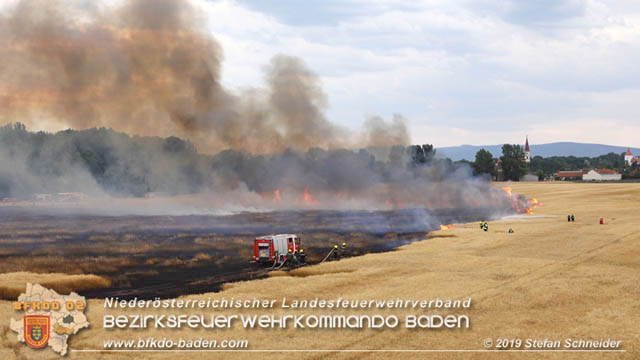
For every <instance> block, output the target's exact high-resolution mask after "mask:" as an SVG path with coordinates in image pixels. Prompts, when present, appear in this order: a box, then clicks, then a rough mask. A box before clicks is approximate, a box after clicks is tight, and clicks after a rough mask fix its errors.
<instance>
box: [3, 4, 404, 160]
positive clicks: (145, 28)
mask: <svg viewBox="0 0 640 360" xmlns="http://www.w3.org/2000/svg"><path fill="white" fill-rule="evenodd" d="M200 14H201V12H198V10H197V8H196V6H195V5H194V4H192V3H190V2H189V1H186V0H126V1H124V2H123V3H122V4H121V5H119V6H117V7H114V6H107V5H106V4H103V3H100V2H95V1H86V2H83V1H79V2H78V1H75V2H67V1H61V0H20V1H17V2H16V3H15V5H13V6H10V7H9V8H8V9H7V10H6V11H4V13H3V14H1V15H0V58H1V59H2V66H1V67H0V108H1V109H2V111H1V112H0V120H1V121H2V122H3V123H7V122H16V121H20V122H22V123H25V124H27V125H28V126H29V127H30V128H34V127H35V128H43V127H45V128H48V129H55V128H57V129H60V128H67V127H71V128H75V129H86V128H91V127H108V128H113V129H115V130H118V131H125V132H127V133H132V134H139V135H152V136H162V137H167V136H173V135H175V136H179V137H185V138H188V139H190V140H191V141H193V142H194V143H195V144H196V145H197V147H198V149H199V150H200V151H202V152H207V153H214V152H217V151H220V150H224V149H229V148H233V149H237V150H244V151H248V152H254V153H256V152H259V153H269V152H278V151H283V150H285V149H286V148H291V149H294V150H300V151H302V150H306V149H309V148H311V147H321V148H339V147H357V146H390V145H406V144H408V136H407V131H406V127H405V124H404V121H403V120H402V118H401V117H395V118H394V119H393V120H392V122H390V123H386V122H385V121H384V120H382V119H381V118H379V117H374V118H371V119H369V120H368V121H367V122H366V124H365V127H364V129H363V131H362V133H360V134H351V133H349V132H348V131H346V130H345V129H342V128H340V127H339V126H337V125H335V124H334V123H332V122H330V121H329V120H328V119H327V118H326V116H325V113H324V111H325V109H326V107H327V97H326V95H325V93H324V92H323V90H322V88H321V84H320V81H319V79H318V77H317V76H316V75H315V74H314V73H313V72H312V71H310V70H309V69H308V68H307V66H306V65H305V64H304V63H303V61H302V60H300V59H298V58H294V57H290V56H284V55H278V56H275V57H274V58H273V59H271V61H270V62H269V63H268V65H267V66H266V70H265V88H259V89H250V90H246V91H242V92H240V93H239V94H238V93H234V92H231V91H229V90H227V89H225V88H224V87H223V86H222V85H221V81H220V74H221V67H222V61H223V51H222V48H221V47H220V45H219V44H218V42H217V41H216V40H215V39H214V38H213V37H212V35H211V34H209V32H208V31H207V30H206V29H205V27H204V23H205V20H206V19H205V18H203V17H202V16H201V15H200ZM247 56H251V54H247Z"/></svg>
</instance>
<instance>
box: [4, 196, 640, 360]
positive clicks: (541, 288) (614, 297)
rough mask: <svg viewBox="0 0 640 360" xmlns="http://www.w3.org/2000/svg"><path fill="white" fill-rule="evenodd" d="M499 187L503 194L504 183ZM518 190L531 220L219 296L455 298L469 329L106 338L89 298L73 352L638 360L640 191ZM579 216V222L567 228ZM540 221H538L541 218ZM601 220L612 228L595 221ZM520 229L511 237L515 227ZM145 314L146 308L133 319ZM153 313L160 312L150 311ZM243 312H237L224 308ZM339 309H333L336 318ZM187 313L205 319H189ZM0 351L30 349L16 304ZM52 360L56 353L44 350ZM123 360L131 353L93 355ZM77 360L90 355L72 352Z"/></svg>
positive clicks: (445, 235) (452, 234)
mask: <svg viewBox="0 0 640 360" xmlns="http://www.w3.org/2000/svg"><path fill="white" fill-rule="evenodd" d="M497 186H500V185H499V184H497ZM512 187H513V190H514V192H516V193H522V194H525V195H528V196H535V197H537V199H538V200H539V201H541V202H542V203H543V206H541V207H540V208H538V209H536V211H535V214H534V216H530V217H529V218H514V219H509V220H504V221H500V222H492V223H490V224H489V231H488V232H484V231H481V230H480V229H479V226H478V224H476V223H473V224H466V225H459V226H457V227H456V228H455V229H453V230H445V231H438V232H436V233H435V234H434V235H435V237H434V238H433V239H430V240H428V241H422V242H417V243H413V244H411V245H407V246H404V247H402V248H400V249H398V250H397V251H393V252H389V253H381V254H370V255H365V256H361V257H357V258H352V259H348V260H343V261H340V262H334V263H326V264H323V265H320V266H315V267H311V268H305V269H301V270H298V271H294V272H291V273H287V274H279V275H284V276H277V277H272V278H269V279H262V280H254V281H248V282H241V283H234V284H231V285H229V286H227V287H226V289H225V291H222V292H220V293H216V294H203V295H192V296H188V297H184V298H183V299H196V298H198V299H207V298H209V297H211V298H213V299H216V298H222V297H227V298H230V297H235V298H249V299H250V298H253V297H258V298H263V299H281V298H282V297H283V296H286V297H287V298H289V299H313V298H315V297H316V296H317V297H320V298H324V299H334V298H336V297H338V296H341V297H343V298H347V299H389V298H391V299H394V298H396V297H400V298H403V299H432V298H436V297H439V298H442V299H448V298H452V299H457V298H467V297H471V298H472V301H473V303H472V304H473V305H472V307H471V309H468V310H465V309H463V310H456V311H448V312H447V311H444V312H441V313H444V314H447V313H457V312H462V313H466V314H467V315H468V316H469V317H470V318H471V328H469V329H447V330H415V329H414V330H406V329H394V330H383V331H380V330H354V329H350V330H335V329H333V330H327V329H322V330H319V329H303V330H300V329H298V330H293V329H285V330H276V329H269V330H263V329H257V330H243V329H242V328H241V327H236V328H234V329H232V330H215V331H211V330H197V331H196V330H184V329H182V330H155V329H154V330H145V331H134V330H128V331H123V330H113V331H105V330H103V329H102V316H103V315H104V314H105V313H112V314H121V313H123V312H122V311H116V310H110V311H105V310H104V309H103V307H102V305H103V302H102V301H99V300H91V302H90V307H89V309H88V310H87V311H88V314H89V319H90V322H91V324H92V327H91V329H89V330H83V331H81V332H80V333H79V334H77V335H75V336H74V337H73V338H72V339H71V340H70V341H69V345H70V347H71V348H72V349H101V348H102V347H103V340H104V339H107V338H120V339H127V338H136V339H137V338H138V337H139V336H143V337H149V336H155V337H157V338H160V337H171V338H179V337H183V338H199V337H205V338H217V339H219V340H222V339H247V340H249V343H250V347H249V348H250V349H254V350H255V349H307V350H308V349H343V350H358V349H404V350H410V349H457V350H460V349H470V350H481V349H483V348H484V346H483V341H484V340H485V339H487V338H491V339H494V341H495V339H496V338H520V339H523V340H524V339H527V338H535V339H541V340H543V339H545V338H547V339H554V340H556V339H559V340H564V339H565V338H572V339H585V340H598V339H601V338H604V339H606V338H611V339H617V340H621V341H622V349H624V350H626V352H624V353H527V354H524V353H520V354H513V353H510V354H506V353H502V354H496V353H462V354H461V353H429V354H420V353H379V352H377V353H374V352H355V353H354V352H342V353H323V352H314V353H293V354H292V353H285V354H279V353H267V354H262V353H261V354H256V353H236V354H228V353H222V354H220V353H218V354H211V353H196V354H194V353H191V354H189V353H187V354H185V353H171V354H168V353H144V354H136V356H137V357H138V358H147V357H148V358H211V357H216V358H255V357H256V356H260V357H266V358H292V357H297V358H314V359H316V358H317V359H320V358H334V357H340V358H416V357H420V358H427V357H428V358H438V359H459V358H472V359H493V358H496V359H502V358H518V359H523V358H524V359H539V358H545V359H567V358H569V359H583V358H589V359H636V358H639V357H640V327H639V326H638V323H639V322H640V315H639V314H640V301H639V300H638V299H639V298H640V285H639V281H638V280H639V276H638V274H640V271H639V270H640V260H639V259H640V231H639V227H638V224H640V211H638V209H639V208H640V207H639V205H640V191H639V190H640V185H638V184H571V183H532V184H527V183H522V184H513V185H512ZM568 213H573V214H574V215H575V217H576V221H575V222H574V223H568V222H567V214H568ZM536 216H540V217H536ZM600 216H603V217H604V219H605V224H604V225H600V224H598V219H599V217H600ZM509 228H512V229H513V230H514V231H515V232H514V233H512V234H510V233H508V229H509ZM137 312H139V311H137ZM147 312H148V313H153V311H147ZM220 312H221V313H227V314H231V313H239V312H241V311H239V310H229V311H220ZM334 312H335V311H334ZM341 312H343V313H347V314H349V313H357V314H364V313H373V312H378V313H381V314H383V315H385V314H391V313H393V314H396V315H398V316H399V317H401V318H402V317H404V315H405V314H407V313H429V312H430V311H429V310H376V311H366V310H360V311H358V310H354V311H343V310H341ZM186 313H198V311H189V312H186ZM244 313H266V314H279V313H288V314H289V313H292V314H300V313H307V314H323V313H331V311H329V310H282V309H274V310H250V311H244ZM0 314H2V315H1V318H3V319H6V323H4V324H0V326H1V330H0V354H2V355H5V357H6V358H13V357H16V356H23V355H24V356H26V357H27V358H32V356H31V355H33V354H34V352H33V351H32V350H30V349H27V348H26V347H25V346H24V345H23V344H17V343H16V342H15V334H14V333H12V332H9V331H7V329H6V327H7V325H8V319H9V318H10V317H11V316H14V317H15V316H17V315H19V314H16V313H14V312H13V310H11V308H10V303H9V302H2V303H1V305H0ZM37 354H39V355H40V356H43V357H44V358H56V355H54V354H53V353H52V352H51V351H50V350H45V351H42V352H38V353H37ZM91 355H92V357H100V358H107V359H125V358H129V357H130V354H123V353H108V354H107V353H102V354H97V353H91ZM70 358H87V354H86V353H78V352H76V353H73V352H72V353H71V354H70Z"/></svg>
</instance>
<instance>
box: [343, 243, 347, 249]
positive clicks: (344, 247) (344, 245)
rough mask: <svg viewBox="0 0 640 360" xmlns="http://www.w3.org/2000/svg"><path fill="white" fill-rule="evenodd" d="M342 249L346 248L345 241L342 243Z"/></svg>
mask: <svg viewBox="0 0 640 360" xmlns="http://www.w3.org/2000/svg"><path fill="white" fill-rule="evenodd" d="M342 250H347V243H346V242H343V243H342Z"/></svg>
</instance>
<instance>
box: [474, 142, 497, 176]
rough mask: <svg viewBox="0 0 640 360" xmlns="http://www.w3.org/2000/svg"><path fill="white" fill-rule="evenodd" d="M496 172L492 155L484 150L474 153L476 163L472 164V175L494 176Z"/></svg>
mask: <svg viewBox="0 0 640 360" xmlns="http://www.w3.org/2000/svg"><path fill="white" fill-rule="evenodd" d="M495 172H496V160H495V159H494V158H493V155H492V154H491V153H490V152H488V151H487V150H485V149H480V150H479V151H478V152H477V153H476V161H474V162H473V174H474V175H481V174H490V175H491V176H494V175H495Z"/></svg>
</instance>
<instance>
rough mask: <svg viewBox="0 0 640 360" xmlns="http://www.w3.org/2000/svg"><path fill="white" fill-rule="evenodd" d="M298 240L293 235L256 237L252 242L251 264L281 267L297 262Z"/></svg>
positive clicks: (298, 253)
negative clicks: (287, 263)
mask: <svg viewBox="0 0 640 360" xmlns="http://www.w3.org/2000/svg"><path fill="white" fill-rule="evenodd" d="M299 256H300V238H299V237H298V236H297V235H294V234H278V235H266V236H260V237H257V238H256V239H255V240H254V242H253V262H256V263H262V264H265V265H272V266H274V267H276V266H282V265H284V263H285V262H287V260H289V263H290V264H295V263H297V262H298V258H299Z"/></svg>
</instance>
